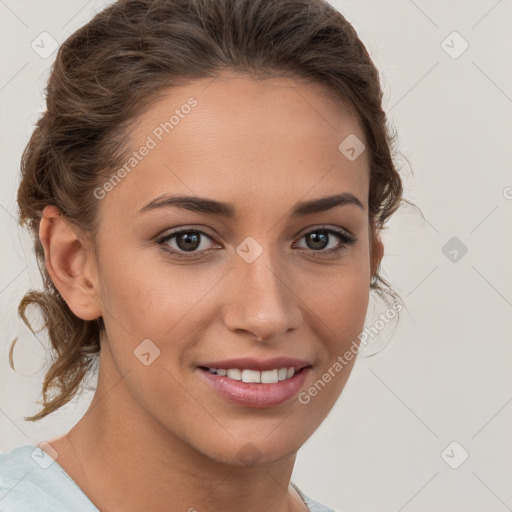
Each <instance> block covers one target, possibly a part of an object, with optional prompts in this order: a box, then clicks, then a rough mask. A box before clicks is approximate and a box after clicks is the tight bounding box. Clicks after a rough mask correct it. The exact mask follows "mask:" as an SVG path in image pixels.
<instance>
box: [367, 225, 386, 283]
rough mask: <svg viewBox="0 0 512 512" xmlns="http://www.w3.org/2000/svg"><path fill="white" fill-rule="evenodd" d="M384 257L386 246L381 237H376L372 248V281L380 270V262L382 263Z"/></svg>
mask: <svg viewBox="0 0 512 512" xmlns="http://www.w3.org/2000/svg"><path fill="white" fill-rule="evenodd" d="M383 256H384V244H383V243H382V240H381V238H380V236H379V235H375V241H374V243H373V247H372V254H371V257H370V258H371V272H372V274H371V277H372V279H373V278H374V277H375V274H376V273H377V270H378V268H379V265H380V262H381V261H382V257H383Z"/></svg>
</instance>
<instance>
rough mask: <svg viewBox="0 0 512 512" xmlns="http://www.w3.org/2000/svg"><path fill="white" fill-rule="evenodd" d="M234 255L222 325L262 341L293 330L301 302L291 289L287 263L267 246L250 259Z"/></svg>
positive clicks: (299, 316) (273, 338)
mask: <svg viewBox="0 0 512 512" xmlns="http://www.w3.org/2000/svg"><path fill="white" fill-rule="evenodd" d="M234 257H235V266H234V268H233V270H232V271H231V272H230V279H229V283H228V286H229V292H227V293H226V295H225V297H226V302H225V304H224V324H225V326H226V327H227V328H228V329H229V330H231V331H233V332H236V333H237V334H239V335H240V334H244V333H245V334H246V335H247V333H249V335H250V336H251V337H253V338H254V339H256V340H258V341H265V342H266V341H268V342H271V341H273V340H278V339H280V338H282V336H283V335H285V334H286V333H287V332H288V331H290V332H293V331H294V330H296V329H297V328H298V327H299V325H300V323H301V321H302V311H301V309H300V304H302V302H301V299H300V298H299V297H298V296H297V294H296V292H295V291H294V289H293V288H294V286H293V281H292V276H291V274H292V269H291V268H290V266H289V264H285V265H283V264H282V263H281V264H280V263H279V262H277V261H276V258H275V257H272V255H271V253H270V251H268V250H263V252H262V254H260V256H259V257H258V258H256V260H254V261H252V262H251V263H248V262H247V261H245V260H243V259H242V258H239V257H238V256H237V255H236V254H235V255H234Z"/></svg>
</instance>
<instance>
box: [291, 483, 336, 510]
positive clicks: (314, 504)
mask: <svg viewBox="0 0 512 512" xmlns="http://www.w3.org/2000/svg"><path fill="white" fill-rule="evenodd" d="M290 483H291V485H292V486H293V488H294V489H295V490H296V491H297V493H298V494H299V496H300V497H301V498H302V499H303V501H304V503H305V504H306V505H307V507H308V509H309V511H310V512H335V511H334V510H333V509H332V508H329V507H326V506H325V505H322V504H321V503H319V502H318V501H315V500H313V499H312V498H310V497H309V496H306V495H305V494H304V493H303V492H302V491H301V490H300V489H299V488H298V487H297V485H296V484H294V483H293V482H290Z"/></svg>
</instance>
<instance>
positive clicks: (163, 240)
mask: <svg viewBox="0 0 512 512" xmlns="http://www.w3.org/2000/svg"><path fill="white" fill-rule="evenodd" d="M317 232H324V233H329V234H332V235H335V236H336V237H337V238H338V240H340V245H339V246H338V247H333V248H331V249H322V250H318V251H315V250H313V249H304V250H305V251H307V252H309V253H313V254H315V255H317V256H320V257H322V256H325V255H327V256H330V255H332V254H337V253H340V252H341V251H343V250H344V249H346V248H347V247H348V246H350V245H353V244H355V243H356V242H357V238H355V237H354V236H352V235H349V234H348V233H347V232H346V231H345V230H343V229H341V228H334V227H330V228H327V227H319V228H315V229H312V230H311V231H308V232H307V233H304V235H302V236H301V239H302V238H304V237H305V236H307V235H309V234H311V233H317ZM181 233H200V234H201V235H204V236H206V237H207V238H209V239H210V240H213V237H212V236H211V235H209V234H208V233H206V232H205V231H203V230H202V229H198V228H194V229H192V228H179V229H177V230H175V231H172V232H171V233H168V234H167V235H164V236H163V237H160V238H158V239H156V240H155V243H156V244H157V245H159V246H161V247H162V249H163V250H164V251H166V252H168V253H171V254H173V255H175V256H178V257H179V258H195V259H197V254H200V253H201V252H203V255H202V256H200V257H201V258H202V257H204V256H206V255H207V254H208V253H210V252H211V251H214V250H215V249H206V250H204V251H198V252H195V251H191V252H188V253H186V252H185V251H176V250H175V249H170V248H169V246H168V245H167V242H168V241H169V240H171V239H172V238H175V237H176V236H178V235H180V234H181Z"/></svg>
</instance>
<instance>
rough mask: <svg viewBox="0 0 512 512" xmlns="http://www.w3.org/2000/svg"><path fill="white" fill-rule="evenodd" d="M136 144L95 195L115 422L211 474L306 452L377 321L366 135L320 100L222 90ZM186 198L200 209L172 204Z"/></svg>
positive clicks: (150, 126) (217, 86)
mask: <svg viewBox="0 0 512 512" xmlns="http://www.w3.org/2000/svg"><path fill="white" fill-rule="evenodd" d="M171 116H174V117H171ZM166 123H167V124H166ZM347 137H350V138H349V139H347V141H346V142H345V143H344V144H342V148H341V150H340V149H339V146H340V144H341V143H342V142H343V141H344V140H345V139H346V138H347ZM354 137H357V139H356V138H354ZM130 140H131V147H130V151H129V157H128V158H127V160H126V162H127V165H126V166H125V172H123V171H121V172H120V173H118V174H117V177H118V179H117V180H115V181H113V180H111V181H110V182H109V183H110V185H108V184H106V183H107V182H105V185H104V186H103V187H102V188H101V191H100V190H99V189H97V192H96V195H97V197H98V198H99V199H98V200H99V201H100V209H99V215H100V230H99V233H98V238H97V243H98V246H99V255H98V261H97V271H98V274H97V275H98V283H97V285H98V288H99V298H98V301H99V303H100V304H101V309H102V314H103V318H104V322H105V325H106V331H107V336H108V339H105V340H103V346H102V365H103V367H104V368H102V370H101V371H116V372H119V374H121V375H125V377H124V379H123V384H121V385H123V386H125V387H126V389H127V391H128V396H129V397H130V403H126V402H125V403H120V404H118V405H117V406H116V407H119V408H125V411H128V410H131V411H132V416H131V418H130V419H129V420H128V419H127V421H130V422H132V421H136V422H142V423H144V424H145V425H146V426H147V425H151V426H156V425H158V427H159V428H160V427H162V426H163V427H164V431H165V432H166V433H169V435H171V436H172V437H173V438H175V439H178V440H179V441H180V442H183V443H185V444H186V445H188V446H189V447H192V448H193V449H195V450H197V451H199V452H200V453H202V454H205V455H207V456H208V457H211V458H213V459H216V460H222V461H225V462H229V463H232V464H239V465H242V464H246V465H251V464H254V463H264V462H272V461H277V460H279V459H282V458H283V457H285V456H288V455H292V454H294V453H295V452H296V451H297V449H298V448H299V447H300V446H301V445H302V444H303V443H304V442H305V441H306V439H307V438H308V437H309V436H310V435H311V434H312V433H313V432H314V430H315V429H316V428H317V427H318V426H319V424H320V423H321V422H322V420H323V419H324V418H325V416H326V415H327V413H328V412H329V410H330V409H331V407H332V406H333V405H334V403H335V401H336V399H337V398H338V396H339V395H340V393H341V391H342V389H343V387H344V385H345V383H346V381H347V379H348V376H349V374H350V371H351V369H352V366H353V364H354V361H355V358H352V359H351V360H349V361H347V360H346V358H344V354H345V352H346V351H347V350H350V349H351V347H352V350H353V347H354V341H355V342H357V337H358V335H359V334H360V332H361V330H362V329H363V324H364V318H365V314H366V310H367V305H368V295H369V285H370V277H371V258H370V245H369V223H368V187H369V160H368V156H367V153H366V152H365V151H363V152H362V153H361V154H360V155H359V156H358V157H357V158H354V157H355V156H357V155H358V153H359V152H360V150H361V148H362V146H359V145H358V144H359V142H358V140H359V141H363V140H364V136H363V132H362V130H361V129H360V127H359V125H358V123H357V122H356V120H355V119H354V118H353V117H351V116H350V115H349V114H348V113H347V112H343V111H340V110H339V109H337V108H335V106H334V105H333V104H332V103H331V102H330V100H329V99H327V97H326V96H325V94H324V92H323V90H322V89H321V88H320V86H318V85H311V84H309V85H300V84H299V83H298V82H292V81H291V80H286V79H282V78H276V79H270V80H264V81H259V82H256V81H254V80H252V79H250V78H248V77H244V76H235V75H232V76H229V77H228V76H227V75H221V76H220V77H219V78H217V79H215V80H213V81H212V80H211V79H210V80H202V81H196V82H193V83H192V84H190V85H188V86H182V87H179V88H174V89H172V90H170V91H169V92H168V94H167V95H165V96H164V97H163V98H161V99H160V100H159V101H158V103H156V104H154V105H153V106H152V107H151V108H150V109H148V110H147V111H146V112H145V113H144V114H143V115H142V116H141V117H140V118H139V119H138V120H137V122H135V123H134V125H133V132H132V134H131V139H130ZM351 147H353V148H354V151H352V150H351ZM143 148H146V149H143ZM130 157H132V159H131V160H130V159H129V158H130ZM334 195H342V198H341V201H338V204H337V205H335V206H333V205H332V204H328V205H327V207H325V204H324V208H319V207H318V206H319V205H320V206H321V205H322V203H321V202H320V203H315V201H318V200H320V199H323V198H327V197H332V196H334ZM177 196H189V197H191V199H190V201H188V202H181V203H175V204H171V203H170V202H169V203H168V204H165V202H164V198H168V199H171V198H173V197H177ZM207 200H208V202H207ZM309 202H313V203H312V205H313V206H311V207H309V208H308V207H306V206H305V205H306V203H309ZM221 203H222V205H223V206H219V205H220V204H221ZM327 203H328V202H327ZM148 205H152V206H148ZM228 205H229V207H228ZM315 205H316V207H314V206H315ZM329 206H332V207H329ZM294 212H295V213H294ZM228 213H229V214H228ZM178 229H179V230H183V231H184V233H181V235H176V231H177V230H178ZM322 230H325V231H322ZM336 231H339V232H340V233H341V234H339V235H338V234H336ZM173 234H174V235H175V236H173ZM105 343H108V346H105ZM341 358H343V361H345V363H344V364H341V363H340V362H339V361H340V359H341ZM241 359H243V361H240V360H241ZM236 360H239V361H236ZM337 361H338V365H336V362H337ZM340 365H341V366H342V368H341V369H340ZM206 367H215V368H217V369H218V370H220V371H219V372H218V373H215V374H214V373H212V372H209V371H208V369H207V368H206ZM291 367H293V368H294V371H295V375H294V376H292V377H290V378H288V376H290V375H291V373H292V372H291V371H290V370H283V368H291ZM108 368H110V370H108ZM114 369H115V370H114ZM258 369H259V370H263V372H260V371H258ZM227 370H231V371H229V372H227ZM243 370H246V371H243ZM326 375H327V377H326ZM329 376H330V378H329ZM240 377H242V379H243V380H242V381H240V380H238V379H240ZM258 379H259V380H260V381H261V379H263V380H264V381H265V382H263V383H261V382H260V383H256V382H252V383H251V382H244V381H253V380H258ZM279 379H284V380H279ZM276 380H277V382H274V381H276ZM317 381H321V382H320V383H319V382H317ZM326 381H327V382H326ZM315 382H316V388H315ZM312 388H315V389H316V392H315V391H314V389H313V391H308V390H311V389H312ZM133 411H136V414H133ZM147 430H148V431H149V429H147Z"/></svg>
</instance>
